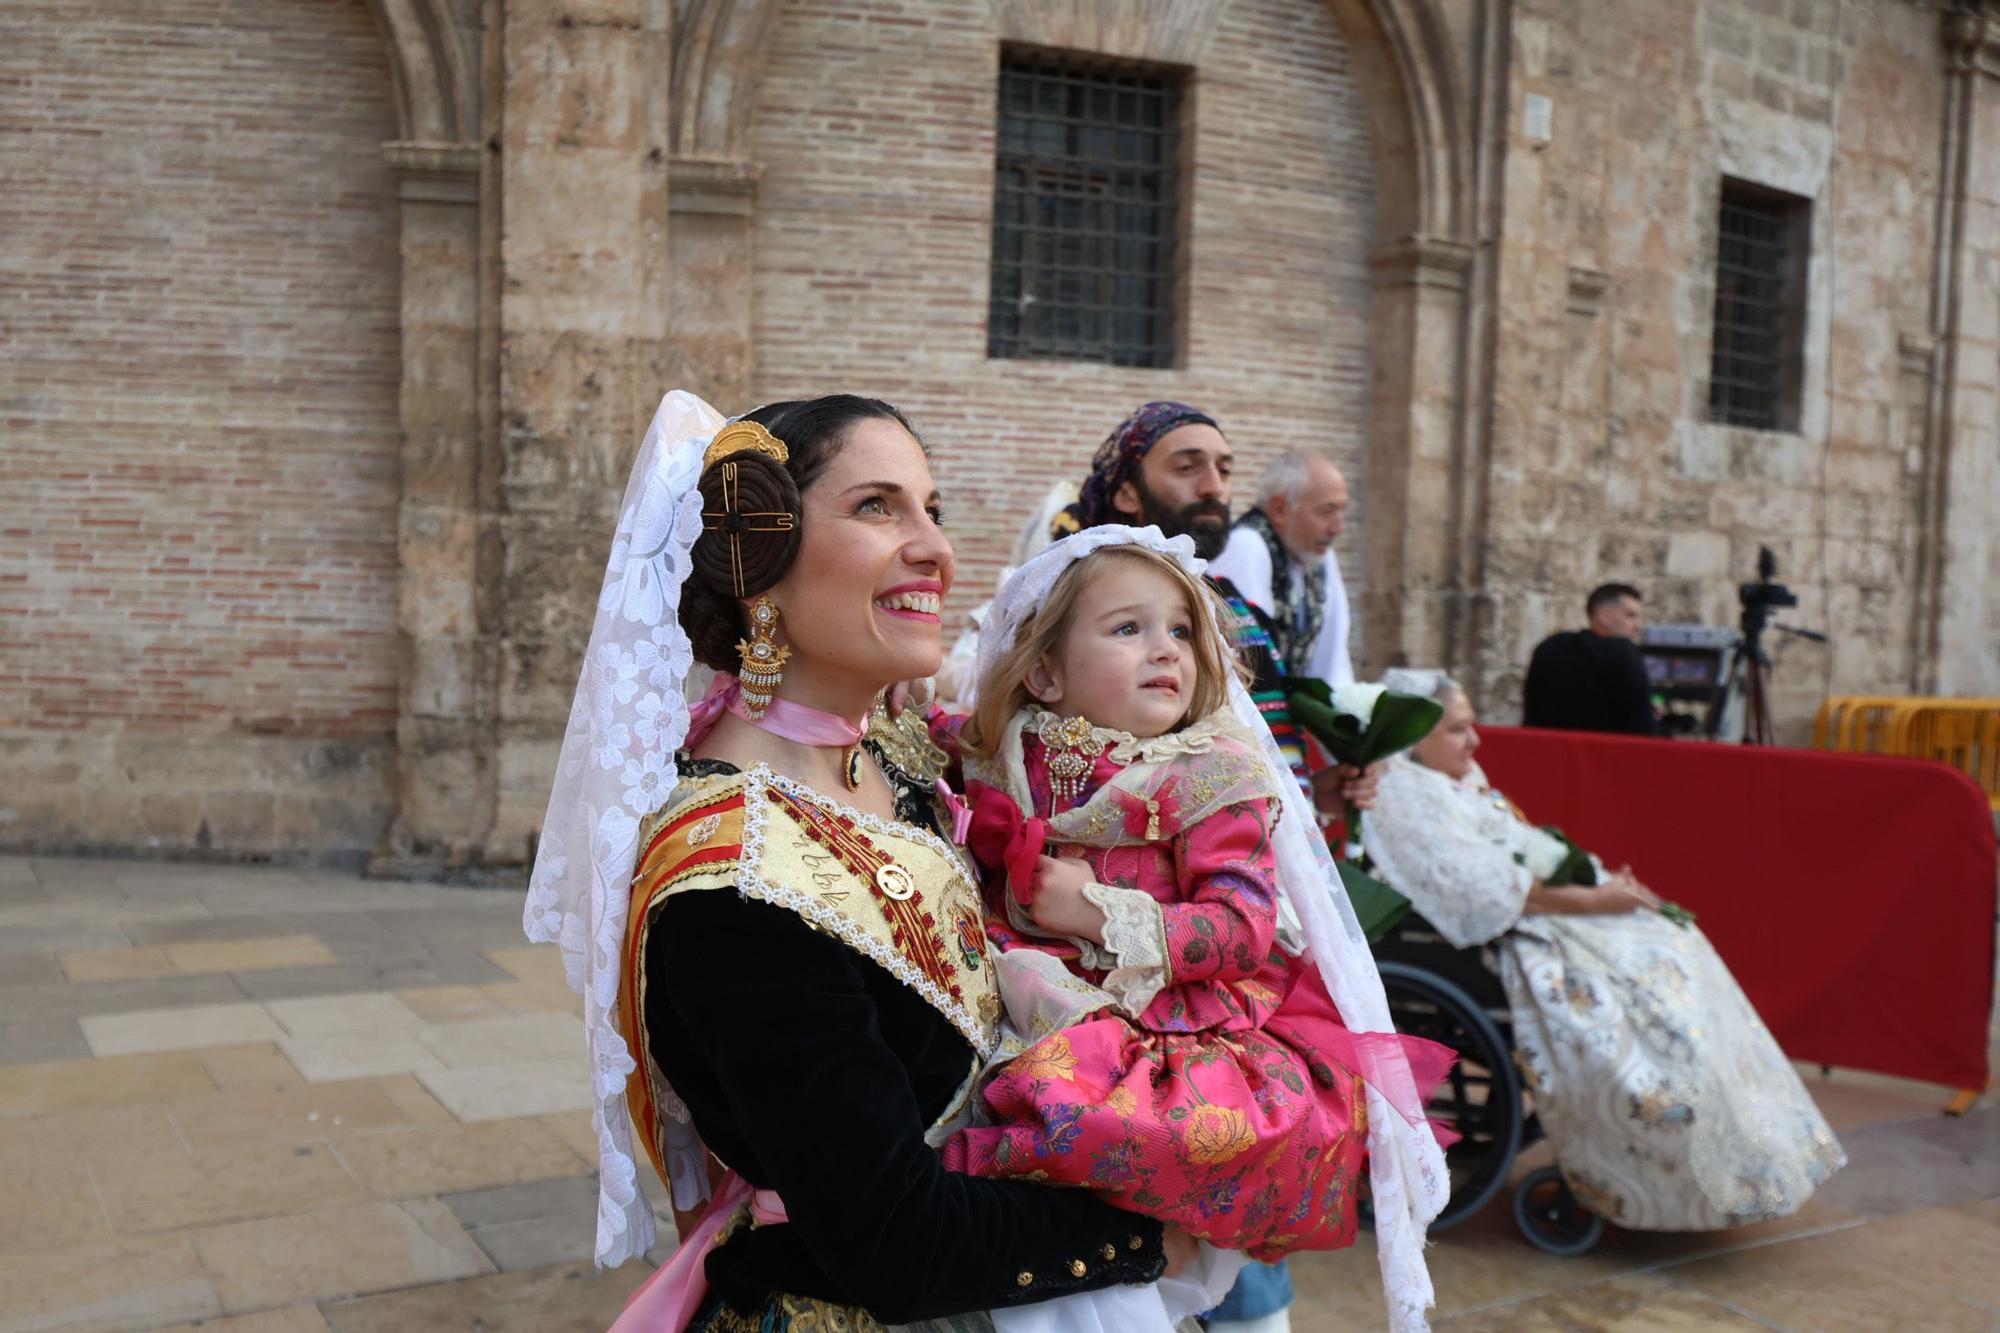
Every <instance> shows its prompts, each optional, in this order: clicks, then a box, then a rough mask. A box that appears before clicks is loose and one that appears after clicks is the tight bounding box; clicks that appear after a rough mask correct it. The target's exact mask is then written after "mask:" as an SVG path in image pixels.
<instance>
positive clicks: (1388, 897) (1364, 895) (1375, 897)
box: [1335, 861, 1410, 944]
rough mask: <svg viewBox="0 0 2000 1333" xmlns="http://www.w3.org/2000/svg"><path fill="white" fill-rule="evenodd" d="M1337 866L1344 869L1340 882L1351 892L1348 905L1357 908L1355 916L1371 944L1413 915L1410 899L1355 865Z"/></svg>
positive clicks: (1348, 892) (1343, 864)
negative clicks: (1406, 917)
mask: <svg viewBox="0 0 2000 1333" xmlns="http://www.w3.org/2000/svg"><path fill="white" fill-rule="evenodd" d="M1335 864H1337V865H1338V866H1339V867H1340V882H1341V885H1342V887H1344V888H1345V889H1346V890H1347V901H1348V902H1350V903H1352V904H1353V905H1354V915H1355V916H1356V917H1357V918H1359V919H1360V922H1361V931H1362V933H1363V934H1364V935H1366V936H1367V937H1368V942H1369V943H1370V944H1373V943H1375V942H1376V941H1377V940H1379V939H1381V938H1382V937H1383V936H1384V935H1386V934H1388V933H1389V928H1390V927H1391V926H1393V925H1395V924H1396V923H1397V922H1398V921H1401V920H1402V919H1403V918H1404V917H1405V916H1406V915H1408V914H1409V911H1410V900H1409V899H1408V898H1405V897H1404V896H1403V895H1402V894H1400V893H1398V892H1396V891H1395V890H1394V889H1392V888H1390V887H1389V886H1388V885H1387V884H1384V883H1383V882H1382V881H1381V880H1379V879H1376V878H1375V877H1374V876H1372V875H1370V874H1369V873H1368V872H1367V871H1365V870H1363V869H1362V868H1361V867H1360V866H1358V865H1356V864H1355V863H1354V862H1352V861H1339V862H1336V863H1335Z"/></svg>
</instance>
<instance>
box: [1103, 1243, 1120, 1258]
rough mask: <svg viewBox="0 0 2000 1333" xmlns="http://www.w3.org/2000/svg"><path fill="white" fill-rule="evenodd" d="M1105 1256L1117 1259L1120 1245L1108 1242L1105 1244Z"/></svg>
mask: <svg viewBox="0 0 2000 1333" xmlns="http://www.w3.org/2000/svg"><path fill="white" fill-rule="evenodd" d="M1104 1257H1105V1258H1106V1259H1116V1258H1117V1257H1118V1247H1117V1246H1116V1245H1112V1244H1110V1243H1108V1242H1107V1243H1106V1244H1105V1246H1104Z"/></svg>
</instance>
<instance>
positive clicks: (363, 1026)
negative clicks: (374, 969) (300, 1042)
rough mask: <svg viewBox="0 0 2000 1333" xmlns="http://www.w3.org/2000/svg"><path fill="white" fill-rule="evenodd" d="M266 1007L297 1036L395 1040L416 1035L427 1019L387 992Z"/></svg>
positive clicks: (270, 1003)
mask: <svg viewBox="0 0 2000 1333" xmlns="http://www.w3.org/2000/svg"><path fill="white" fill-rule="evenodd" d="M264 1007H265V1008H266V1009H269V1010H270V1011H271V1017H273V1018H275V1019H277V1020H278V1023H279V1025H280V1026H282V1027H283V1028H284V1029H285V1031H286V1032H287V1033H288V1034H289V1035H291V1036H293V1037H301V1038H305V1037H339V1036H353V1035H367V1036H384V1037H393V1036H400V1035H403V1034H406V1033H412V1032H415V1031H416V1030H417V1029H419V1028H421V1027H423V1026H424V1020H423V1019H422V1018H421V1017H419V1016H418V1015H417V1014H416V1013H415V1012H414V1011H412V1010H411V1009H409V1008H408V1007H407V1006H405V1005H404V1004H403V1003H402V1002H401V1001H400V1000H398V999H397V998H396V997H395V996H393V995H389V994H387V993H384V992H379V991H378V992H364V993H363V994H360V995H318V996H313V997H311V998H309V999H300V1000H268V1001H266V1002H265V1004H264Z"/></svg>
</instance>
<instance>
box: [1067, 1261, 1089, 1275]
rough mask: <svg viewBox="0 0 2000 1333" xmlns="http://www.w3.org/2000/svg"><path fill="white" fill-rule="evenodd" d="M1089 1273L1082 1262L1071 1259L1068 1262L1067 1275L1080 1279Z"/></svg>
mask: <svg viewBox="0 0 2000 1333" xmlns="http://www.w3.org/2000/svg"><path fill="white" fill-rule="evenodd" d="M1089 1271H1090V1269H1089V1267H1088V1266H1086V1265H1085V1264H1084V1262H1083V1260H1081V1259H1072V1260H1070V1261H1069V1275H1070V1276H1071V1277H1082V1276H1083V1275H1084V1274H1085V1273H1088V1272H1089Z"/></svg>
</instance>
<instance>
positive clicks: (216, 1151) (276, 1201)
mask: <svg viewBox="0 0 2000 1333" xmlns="http://www.w3.org/2000/svg"><path fill="white" fill-rule="evenodd" d="M94 1174H95V1176H96V1179H97V1190H98V1194H99V1195H100V1197H102V1198H103V1200H104V1211H105V1213H106V1214H107V1215H108V1216H109V1217H110V1219H111V1225H112V1227H113V1228H114V1229H115V1230H117V1231H119V1232H121V1233H124V1234H127V1235H130V1234H134V1233H139V1232H147V1231H176V1230H180V1229H183V1228H186V1227H198V1226H207V1225H210V1224H213V1223H216V1222H234V1221H237V1220H239V1219H241V1218H247V1217H270V1216H273V1215H276V1214H280V1213H303V1212H310V1211H313V1210H314V1209H319V1208H325V1207H328V1206H329V1205H332V1204H337V1203H347V1202H352V1201H358V1200H360V1199H362V1198H363V1197H365V1196H364V1195H363V1193H362V1190H361V1186H360V1185H359V1184H357V1183H356V1182H355V1180H354V1177H352V1176H351V1175H349V1174H348V1173H347V1170H346V1168H344V1167H343V1166H341V1164H340V1160H339V1158H337V1157H336V1156H335V1155H334V1152H333V1150H332V1149H331V1148H329V1147H328V1146H326V1145H325V1144H318V1145H307V1146H293V1145H289V1144H268V1143H266V1144H257V1145H248V1146H246V1145H242V1144H233V1145H230V1146H228V1147H223V1148H209V1149H204V1150H202V1151H201V1152H198V1153H194V1154H192V1155H183V1156H176V1157H158V1158H154V1159H151V1160H149V1161H145V1162H135V1163H131V1164H129V1165H126V1166H123V1167H120V1168H117V1169H115V1170H99V1171H97V1172H95V1173H94Z"/></svg>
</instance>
